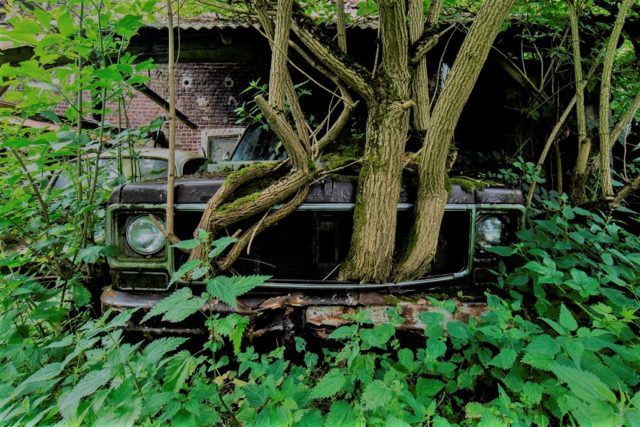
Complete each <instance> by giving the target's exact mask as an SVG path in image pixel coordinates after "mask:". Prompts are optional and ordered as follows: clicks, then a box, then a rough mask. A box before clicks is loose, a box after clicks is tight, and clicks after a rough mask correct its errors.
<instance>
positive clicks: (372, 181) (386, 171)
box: [340, 0, 410, 282]
mask: <svg viewBox="0 0 640 427" xmlns="http://www.w3.org/2000/svg"><path fill="white" fill-rule="evenodd" d="M379 13H380V37H381V41H382V68H381V70H380V73H379V74H378V79H379V80H378V81H377V83H378V84H377V85H376V86H377V94H376V96H375V97H374V98H373V99H371V100H370V101H369V102H368V105H367V106H368V109H369V111H368V116H367V135H366V137H367V143H366V146H365V153H364V159H363V163H362V168H361V171H360V177H359V179H358V194H357V198H356V208H355V211H354V226H353V236H352V240H351V248H350V252H349V256H348V257H347V260H346V261H345V263H343V265H342V268H341V271H340V277H341V278H342V279H352V280H359V281H361V282H383V281H386V280H388V279H389V276H390V274H391V271H392V268H393V255H394V250H395V240H396V223H397V206H398V199H399V197H400V185H401V181H402V153H403V152H404V147H405V143H406V140H407V135H408V132H409V113H408V111H407V109H406V107H405V103H406V102H407V101H408V98H409V80H410V76H409V67H408V61H409V58H408V40H409V39H408V34H407V24H406V23H407V15H406V10H405V8H404V2H398V1H395V0H380V1H379Z"/></svg>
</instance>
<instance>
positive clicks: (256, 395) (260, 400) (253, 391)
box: [242, 384, 269, 408]
mask: <svg viewBox="0 0 640 427" xmlns="http://www.w3.org/2000/svg"><path fill="white" fill-rule="evenodd" d="M242 391H243V393H244V396H245V398H246V399H247V402H249V405H251V406H253V407H254V408H259V407H261V406H262V405H264V403H265V402H266V401H267V397H268V396H269V394H268V390H267V388H266V387H265V386H263V385H259V384H247V385H245V386H244V387H242Z"/></svg>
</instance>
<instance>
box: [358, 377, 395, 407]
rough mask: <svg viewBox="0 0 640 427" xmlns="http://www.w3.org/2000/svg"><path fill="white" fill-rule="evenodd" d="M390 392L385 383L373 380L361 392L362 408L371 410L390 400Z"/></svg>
mask: <svg viewBox="0 0 640 427" xmlns="http://www.w3.org/2000/svg"><path fill="white" fill-rule="evenodd" d="M391 397H392V393H391V390H389V388H388V387H387V385H386V384H385V383H383V382H382V381H380V380H373V381H371V382H370V383H369V384H367V387H366V388H365V389H364V392H363V393H362V398H361V403H362V407H363V408H364V409H369V410H373V409H376V408H379V407H381V406H384V405H386V404H387V403H389V402H390V401H391Z"/></svg>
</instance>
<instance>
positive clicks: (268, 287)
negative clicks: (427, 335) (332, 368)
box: [101, 132, 524, 332]
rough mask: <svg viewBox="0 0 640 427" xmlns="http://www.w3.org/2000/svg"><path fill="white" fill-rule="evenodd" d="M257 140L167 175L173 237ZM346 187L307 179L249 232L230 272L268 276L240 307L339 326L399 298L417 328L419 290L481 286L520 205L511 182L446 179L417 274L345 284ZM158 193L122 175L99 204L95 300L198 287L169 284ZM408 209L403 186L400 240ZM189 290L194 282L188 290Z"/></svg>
mask: <svg viewBox="0 0 640 427" xmlns="http://www.w3.org/2000/svg"><path fill="white" fill-rule="evenodd" d="M249 133H250V132H249ZM257 139H258V138H255V135H253V137H252V135H247V134H246V133H245V136H243V137H242V138H241V139H240V142H239V143H238V146H237V147H236V149H235V152H234V153H233V155H232V156H231V162H229V163H228V164H219V165H216V166H214V167H213V170H217V171H218V175H217V176H218V177H217V178H213V177H211V175H210V176H200V177H182V178H181V179H179V180H177V181H176V184H175V210H176V211H175V233H176V235H177V237H178V238H180V239H191V238H192V237H193V234H194V231H195V229H196V227H197V225H198V223H199V221H200V218H201V217H202V214H203V211H204V209H205V207H206V203H207V201H208V200H209V199H210V198H211V197H212V195H213V194H215V193H216V191H217V190H218V189H219V188H220V186H221V185H222V183H223V182H224V175H223V174H220V172H219V171H220V170H221V169H223V167H224V166H225V165H226V166H229V167H231V169H233V168H236V167H238V166H239V164H245V163H247V162H251V161H256V160H258V159H257V157H259V156H256V155H255V153H256V152H257V151H256V149H255V147H252V146H251V145H252V144H257V142H256V141H257ZM239 153H245V155H246V157H243V155H240V154H239ZM246 153H251V154H246ZM264 157H267V158H270V159H273V158H274V157H277V154H276V153H273V152H268V153H266V152H265V153H264ZM214 176H215V175H214ZM355 195H356V192H355V184H354V182H353V180H340V179H338V178H327V179H324V180H323V181H320V182H316V183H315V184H313V185H312V187H311V190H310V192H309V194H308V196H307V199H306V202H305V203H304V204H302V205H301V206H300V207H299V208H298V209H297V211H296V212H294V213H293V214H291V215H289V216H288V217H286V218H285V219H284V220H282V221H280V222H279V223H278V224H276V225H274V226H272V227H271V228H269V229H267V230H265V231H264V232H262V233H260V234H258V235H257V236H255V239H254V241H253V242H252V244H251V246H250V251H249V253H248V254H245V255H243V256H242V257H241V258H240V259H239V260H238V261H237V262H236V263H235V264H234V266H233V270H232V273H233V274H239V275H251V274H261V275H268V276H271V279H270V280H268V281H267V282H266V283H264V284H263V285H261V286H259V287H258V288H256V289H255V290H254V291H252V292H251V293H249V294H247V295H245V296H243V297H241V298H240V299H239V312H241V313H244V314H247V315H249V316H251V317H252V318H254V319H256V318H260V317H266V316H265V312H266V311H270V310H272V309H286V308H287V307H298V308H299V309H300V310H301V312H302V316H303V319H304V322H303V323H305V324H307V325H310V326H313V327H326V326H329V327H330V326H336V325H339V324H340V323H341V322H342V321H343V319H342V317H341V315H342V314H345V313H348V312H350V311H353V310H355V309H356V308H357V307H362V306H368V307H372V308H373V309H374V312H376V313H378V315H379V316H382V317H384V316H385V310H386V308H387V307H389V306H396V305H398V304H399V306H400V307H401V314H402V315H403V316H404V317H405V318H406V320H407V321H406V324H405V325H404V326H405V327H406V328H407V329H411V328H414V329H419V328H420V320H419V318H418V316H417V314H418V313H419V312H420V311H427V310H430V309H431V308H432V307H431V306H430V303H429V302H428V300H427V299H426V298H423V297H422V295H423V294H425V293H426V292H434V291H436V292H439V293H442V292H446V291H447V290H460V289H463V288H464V289H477V290H480V292H477V293H478V294H481V293H482V288H481V286H482V284H483V283H486V282H488V281H489V280H491V279H492V274H491V272H490V270H491V269H494V268H495V267H496V264H497V259H496V256H495V255H494V254H492V253H491V252H489V251H487V249H488V248H489V247H491V246H494V245H503V244H506V243H508V242H510V241H513V240H514V238H515V234H516V231H517V229H518V227H519V225H520V223H521V220H522V217H523V212H524V207H523V197H522V193H521V192H520V190H516V189H509V188H502V187H486V188H482V189H476V190H473V189H467V191H465V189H464V188H463V187H461V186H460V185H456V184H454V185H452V187H451V190H450V193H449V200H448V203H447V205H446V212H445V215H444V219H443V223H442V228H441V231H440V238H439V246H438V251H437V255H436V258H435V260H434V262H433V263H432V266H431V268H430V271H429V272H428V274H427V275H426V276H424V277H422V278H420V279H418V280H411V281H405V282H400V283H382V284H380V283H375V284H360V283H349V282H344V281H339V280H337V272H338V267H339V265H340V263H341V262H342V261H343V260H344V259H345V257H346V256H347V252H348V250H349V244H350V239H351V229H352V224H353V219H352V216H353V208H354V201H355ZM165 202H166V184H165V183H164V182H147V183H129V184H125V185H122V186H120V187H117V188H116V189H115V190H114V191H113V193H112V195H111V198H110V200H109V203H108V207H107V221H106V224H107V230H106V232H107V236H106V237H107V243H108V244H111V245H114V246H116V247H117V248H118V249H119V252H118V255H117V256H114V257H112V258H110V259H109V266H110V270H111V278H112V280H111V286H110V287H109V288H107V289H106V290H105V291H104V292H103V293H102V295H101V304H102V307H103V309H108V308H111V309H115V310H118V309H123V308H132V307H142V308H150V307H152V306H153V305H155V304H156V303H157V302H159V301H160V300H161V299H162V298H164V297H165V296H166V295H167V294H168V293H170V292H171V291H172V290H174V289H175V286H176V285H177V286H178V287H180V286H193V287H198V286H200V287H202V286H203V284H202V283H201V282H198V281H192V282H185V281H178V282H177V284H173V285H171V286H170V284H169V283H170V279H171V277H172V274H173V273H174V272H175V271H177V270H178V269H179V268H180V266H181V265H182V264H183V263H185V262H186V261H187V260H188V257H189V255H188V254H186V253H183V252H181V251H180V250H178V249H175V248H173V247H172V246H171V244H169V243H166V242H165V238H164V235H163V234H162V231H161V230H160V229H159V228H158V227H156V225H155V224H154V222H153V221H154V220H153V219H152V218H151V216H150V214H151V215H153V216H155V217H157V218H160V219H162V218H163V217H164V214H165ZM412 208H413V205H412V203H411V195H410V191H406V190H403V192H402V194H401V198H400V202H399V204H398V211H399V213H398V215H399V220H398V224H399V229H398V233H397V234H398V238H399V239H401V238H402V236H406V235H407V232H408V230H406V229H403V224H410V221H408V220H406V221H405V220H403V219H402V218H403V217H405V218H408V216H409V215H411V210H412ZM404 228H406V226H405V227H404ZM194 293H198V291H197V290H196V289H194ZM212 304H213V306H212V307H213V311H218V312H229V311H231V310H232V309H231V307H229V306H226V305H225V304H223V303H220V302H218V303H215V302H214V303H212ZM460 304H461V306H460V307H459V310H457V315H459V316H461V317H464V316H468V315H473V314H474V310H475V311H478V310H480V309H481V307H482V306H483V304H481V303H474V302H467V303H460ZM476 314H477V313H476ZM284 317H286V316H280V318H284ZM163 326H166V325H160V324H155V325H154V324H146V323H145V326H144V328H143V329H144V330H145V331H150V332H154V331H156V332H161V331H162V328H163ZM138 327H139V325H138V326H133V327H132V328H133V329H135V328H138ZM184 331H187V329H184ZM189 331H191V332H196V331H197V330H196V329H189Z"/></svg>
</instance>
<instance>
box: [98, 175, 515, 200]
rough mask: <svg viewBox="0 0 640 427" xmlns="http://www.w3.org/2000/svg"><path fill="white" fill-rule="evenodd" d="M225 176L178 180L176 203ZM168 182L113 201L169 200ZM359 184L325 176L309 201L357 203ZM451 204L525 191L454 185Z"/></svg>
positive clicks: (125, 191) (130, 187) (205, 196)
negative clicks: (468, 189)
mask: <svg viewBox="0 0 640 427" xmlns="http://www.w3.org/2000/svg"><path fill="white" fill-rule="evenodd" d="M223 182H224V178H186V179H179V180H176V184H175V193H174V195H175V203H177V204H187V203H188V204H200V203H207V201H209V199H210V198H211V197H212V196H213V195H214V194H215V193H216V192H217V191H218V189H219V188H220V186H222V184H223ZM166 188H167V186H166V183H164V182H159V181H156V182H146V183H144V182H141V183H130V184H125V185H122V186H119V187H116V188H115V189H114V190H113V193H112V194H111V198H110V199H109V204H114V203H120V204H159V203H165V202H166V201H167V192H166ZM355 190H356V189H355V183H354V182H353V181H340V180H334V179H330V178H327V179H324V180H322V181H320V182H317V183H315V184H313V185H312V186H311V189H310V191H309V195H308V196H307V200H306V203H354V202H355V198H356V197H355V196H356V191H355ZM409 193H410V192H409V191H407V189H406V188H403V190H402V192H401V195H400V200H399V203H411V202H412V201H413V197H411V196H410V195H409ZM448 203H449V204H473V203H477V204H523V203H524V198H523V196H522V191H520V190H517V189H512V188H505V187H486V188H483V189H481V190H471V191H469V192H467V191H465V190H464V189H463V188H462V187H460V186H459V185H457V184H456V185H453V186H452V187H451V189H450V191H449V200H448Z"/></svg>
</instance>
